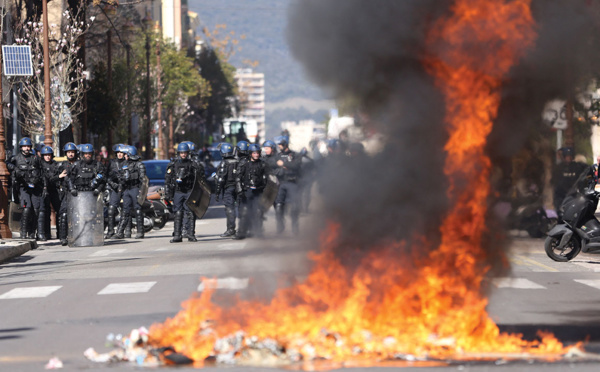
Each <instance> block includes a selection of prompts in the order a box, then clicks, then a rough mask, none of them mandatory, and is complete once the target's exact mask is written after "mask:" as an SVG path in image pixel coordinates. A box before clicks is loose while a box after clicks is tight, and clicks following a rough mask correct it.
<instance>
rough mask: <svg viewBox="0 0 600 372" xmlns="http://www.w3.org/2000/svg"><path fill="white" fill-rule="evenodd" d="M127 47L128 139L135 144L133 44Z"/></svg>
mask: <svg viewBox="0 0 600 372" xmlns="http://www.w3.org/2000/svg"><path fill="white" fill-rule="evenodd" d="M125 48H126V49H127V122H128V123H129V128H128V131H127V134H128V136H127V137H128V141H127V143H130V144H132V145H133V129H132V128H133V118H132V117H131V76H130V72H131V45H129V43H127V45H126V46H125Z"/></svg>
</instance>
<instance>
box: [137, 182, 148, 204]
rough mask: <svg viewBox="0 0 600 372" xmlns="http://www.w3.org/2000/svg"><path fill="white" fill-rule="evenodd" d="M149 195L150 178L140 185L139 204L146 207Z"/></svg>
mask: <svg viewBox="0 0 600 372" xmlns="http://www.w3.org/2000/svg"><path fill="white" fill-rule="evenodd" d="M147 195H148V177H144V178H143V179H142V183H141V184H140V192H139V194H138V197H137V202H138V204H139V205H144V202H145V201H146V196H147Z"/></svg>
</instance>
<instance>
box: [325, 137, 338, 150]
mask: <svg viewBox="0 0 600 372" xmlns="http://www.w3.org/2000/svg"><path fill="white" fill-rule="evenodd" d="M338 145H339V141H338V140H336V139H330V140H329V141H327V147H329V148H331V149H332V150H337V148H338Z"/></svg>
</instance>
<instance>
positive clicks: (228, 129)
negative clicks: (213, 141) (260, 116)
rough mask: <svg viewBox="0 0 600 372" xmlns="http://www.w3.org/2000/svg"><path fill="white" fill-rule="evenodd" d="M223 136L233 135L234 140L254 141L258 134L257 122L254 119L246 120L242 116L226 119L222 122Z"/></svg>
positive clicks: (230, 136)
mask: <svg viewBox="0 0 600 372" xmlns="http://www.w3.org/2000/svg"><path fill="white" fill-rule="evenodd" d="M223 130H224V132H225V133H224V134H225V136H227V137H229V138H231V141H233V138H232V137H235V139H236V141H249V142H254V141H256V136H257V135H258V123H257V122H256V120H247V119H243V118H238V119H227V120H225V121H224V122H223Z"/></svg>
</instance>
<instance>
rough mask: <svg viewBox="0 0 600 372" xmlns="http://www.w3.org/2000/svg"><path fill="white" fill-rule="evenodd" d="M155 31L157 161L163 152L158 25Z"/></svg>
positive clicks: (162, 155) (159, 35)
mask: <svg viewBox="0 0 600 372" xmlns="http://www.w3.org/2000/svg"><path fill="white" fill-rule="evenodd" d="M155 30H156V34H157V37H156V94H157V102H156V111H157V112H156V114H157V115H156V116H157V119H158V120H157V121H158V128H157V131H158V158H159V159H164V152H163V141H164V138H163V127H162V99H161V95H160V93H161V89H162V86H161V82H160V74H161V71H160V41H161V34H160V30H159V29H158V24H156V26H155Z"/></svg>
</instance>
